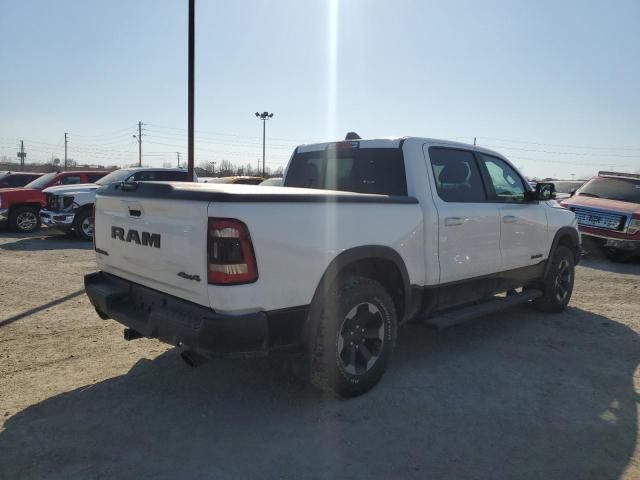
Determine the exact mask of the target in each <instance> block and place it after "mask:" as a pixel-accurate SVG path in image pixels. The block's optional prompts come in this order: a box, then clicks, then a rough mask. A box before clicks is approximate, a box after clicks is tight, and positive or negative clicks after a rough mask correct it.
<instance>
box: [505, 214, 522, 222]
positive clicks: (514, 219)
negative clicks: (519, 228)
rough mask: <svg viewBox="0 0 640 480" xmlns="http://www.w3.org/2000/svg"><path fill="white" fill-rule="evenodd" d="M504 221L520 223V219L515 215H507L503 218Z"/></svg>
mask: <svg viewBox="0 0 640 480" xmlns="http://www.w3.org/2000/svg"><path fill="white" fill-rule="evenodd" d="M502 221H503V222H504V223H515V222H517V221H518V217H516V216H514V215H505V216H504V217H502Z"/></svg>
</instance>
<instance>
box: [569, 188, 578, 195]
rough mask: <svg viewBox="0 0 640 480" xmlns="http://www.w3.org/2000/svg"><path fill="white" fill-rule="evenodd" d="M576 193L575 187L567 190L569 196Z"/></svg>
mask: <svg viewBox="0 0 640 480" xmlns="http://www.w3.org/2000/svg"><path fill="white" fill-rule="evenodd" d="M575 194H576V190H575V188H574V189H573V190H571V191H570V192H569V196H570V197H573V196H574V195H575Z"/></svg>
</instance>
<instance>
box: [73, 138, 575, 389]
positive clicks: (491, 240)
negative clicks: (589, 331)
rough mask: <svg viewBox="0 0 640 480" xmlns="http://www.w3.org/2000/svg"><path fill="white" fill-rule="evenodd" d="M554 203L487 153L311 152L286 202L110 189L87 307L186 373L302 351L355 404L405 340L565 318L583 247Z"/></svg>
mask: <svg viewBox="0 0 640 480" xmlns="http://www.w3.org/2000/svg"><path fill="white" fill-rule="evenodd" d="M550 196H551V191H550V190H549V189H548V186H547V185H544V184H538V185H537V186H536V190H532V189H531V188H530V187H529V185H528V184H527V182H526V181H525V180H524V179H523V177H522V176H521V175H520V173H518V171H517V170H516V169H515V168H514V167H513V165H511V163H509V161H508V160H507V159H506V158H504V157H503V156H502V155H500V154H498V153H496V152H493V151H490V150H487V149H484V148H480V147H474V146H470V145H465V144H460V143H452V142H447V141H440V140H432V139H425V138H396V139H374V140H350V141H342V142H335V143H321V144H314V145H304V146H300V147H298V148H296V150H295V151H294V153H293V155H292V157H291V159H290V161H289V165H288V167H287V170H286V173H285V176H284V186H283V187H259V186H255V187H254V186H245V185H220V184H218V185H216V184H201V183H200V184H192V183H144V182H141V183H136V182H133V183H124V184H121V185H109V186H107V187H103V188H101V189H100V190H99V191H98V195H97V200H96V224H95V250H96V254H97V265H98V268H99V272H96V273H92V274H89V275H87V276H86V277H85V289H86V293H87V295H88V297H89V299H90V301H91V303H92V304H93V305H94V307H95V309H96V310H97V313H98V315H100V316H101V317H102V318H105V319H106V318H113V319H115V320H116V321H118V322H120V323H122V324H124V325H125V326H126V329H125V338H126V339H134V338H139V337H149V338H158V339H160V340H161V341H163V342H167V343H169V344H172V345H175V346H177V347H178V348H179V349H180V350H181V355H182V357H183V358H184V359H185V361H187V363H189V364H191V365H196V364H199V363H201V362H202V361H204V360H205V359H206V358H209V357H212V356H214V355H216V354H228V353H245V354H267V353H272V352H277V351H287V350H290V349H291V350H294V351H295V350H297V349H299V350H300V351H302V352H305V354H304V355H303V356H299V358H304V359H305V361H304V365H305V366H308V369H305V370H306V371H307V372H308V373H309V377H310V379H311V380H312V382H313V383H314V384H315V385H318V386H320V387H322V388H327V389H332V390H334V391H335V392H337V393H338V394H340V395H342V396H355V395H358V394H361V393H363V392H366V391H367V390H369V389H370V388H372V387H373V386H374V385H375V384H376V383H377V382H378V380H379V379H380V377H381V376H382V374H383V372H384V371H385V369H386V367H387V364H388V362H389V360H390V357H391V354H392V351H393V349H394V345H395V342H396V331H397V327H398V326H399V325H401V324H403V323H405V322H408V321H410V320H419V321H424V322H428V323H431V324H434V325H437V326H440V327H445V326H448V325H453V324H456V323H459V322H462V321H464V320H466V319H468V318H471V317H472V316H479V315H486V314H489V313H492V312H494V311H496V310H498V309H500V308H504V307H506V306H510V305H514V304H516V303H521V302H531V303H533V304H534V305H535V306H536V307H538V308H539V309H540V310H543V311H548V312H559V311H562V310H563V309H564V308H565V307H566V306H567V303H568V302H569V299H570V297H571V294H572V289H573V283H574V265H575V264H576V263H577V262H578V260H579V255H580V236H579V233H578V229H577V223H576V219H575V215H574V214H573V212H571V211H569V210H567V209H565V208H561V207H560V206H559V205H558V204H557V202H555V201H547V199H549V198H550Z"/></svg>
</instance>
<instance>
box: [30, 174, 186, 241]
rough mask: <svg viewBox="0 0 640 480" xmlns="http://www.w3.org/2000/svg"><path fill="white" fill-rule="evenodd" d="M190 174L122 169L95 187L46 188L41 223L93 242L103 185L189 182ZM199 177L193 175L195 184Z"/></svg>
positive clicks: (86, 184) (98, 182)
mask: <svg viewBox="0 0 640 480" xmlns="http://www.w3.org/2000/svg"><path fill="white" fill-rule="evenodd" d="M188 179H189V175H188V172H187V170H185V169H182V168H148V167H138V168H121V169H119V170H115V171H113V172H111V173H110V174H109V175H107V176H105V177H102V178H101V179H99V180H98V181H96V182H95V183H82V184H79V185H60V186H57V187H50V188H46V189H45V190H44V191H43V193H44V194H45V197H46V206H45V207H44V208H43V209H42V210H40V220H41V221H42V223H44V224H45V225H47V226H49V227H56V228H58V229H60V230H62V231H65V232H67V233H71V232H72V231H73V233H74V235H75V236H76V238H78V239H79V240H85V241H89V240H91V239H92V238H93V204H94V203H95V200H96V190H98V188H100V187H101V186H103V185H109V184H111V183H120V182H129V181H135V182H160V181H167V182H186V181H187V180H188ZM197 179H198V177H197V176H196V175H195V174H194V177H193V180H194V181H197Z"/></svg>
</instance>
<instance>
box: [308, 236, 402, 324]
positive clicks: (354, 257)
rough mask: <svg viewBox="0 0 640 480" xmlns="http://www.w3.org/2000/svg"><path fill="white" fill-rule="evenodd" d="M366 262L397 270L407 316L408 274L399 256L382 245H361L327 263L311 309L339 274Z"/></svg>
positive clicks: (391, 249)
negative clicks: (389, 266) (387, 263)
mask: <svg viewBox="0 0 640 480" xmlns="http://www.w3.org/2000/svg"><path fill="white" fill-rule="evenodd" d="M367 260H371V261H376V260H383V261H386V262H390V263H392V264H393V265H394V266H395V267H396V268H397V270H398V272H399V274H400V278H401V279H402V291H403V295H404V298H403V299H402V301H403V305H404V309H403V311H404V315H407V313H408V312H409V309H410V300H411V285H410V280H409V273H408V271H407V267H406V265H405V263H404V260H403V258H402V257H401V256H400V254H399V253H398V252H397V251H396V250H394V249H393V248H391V247H387V246H384V245H362V246H358V247H353V248H350V249H348V250H345V251H343V252H340V253H339V254H338V255H337V256H336V257H335V258H334V259H333V260H332V261H331V262H330V263H329V265H328V266H327V268H326V269H325V271H324V273H323V275H322V277H321V278H320V282H319V283H318V286H317V287H316V290H315V292H314V294H313V298H312V300H311V308H313V306H314V305H316V304H317V299H318V298H319V297H320V296H321V295H322V294H323V293H324V292H326V291H327V290H328V289H329V287H330V285H331V284H332V283H333V282H334V281H335V280H336V279H337V278H338V276H339V275H340V272H342V271H344V270H345V269H346V268H347V267H349V266H350V265H354V264H356V263H358V262H361V261H367ZM390 294H391V292H390ZM399 320H402V319H399Z"/></svg>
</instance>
